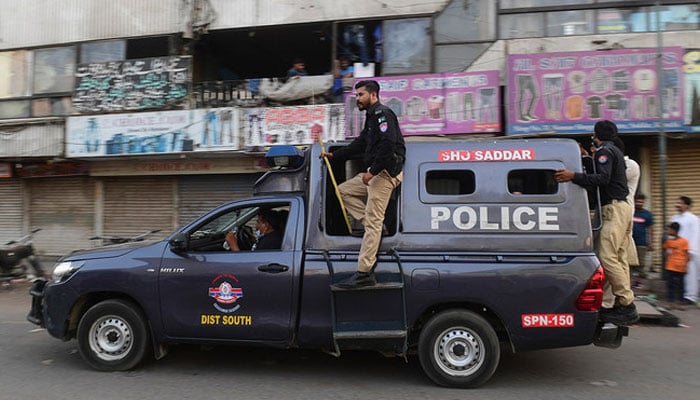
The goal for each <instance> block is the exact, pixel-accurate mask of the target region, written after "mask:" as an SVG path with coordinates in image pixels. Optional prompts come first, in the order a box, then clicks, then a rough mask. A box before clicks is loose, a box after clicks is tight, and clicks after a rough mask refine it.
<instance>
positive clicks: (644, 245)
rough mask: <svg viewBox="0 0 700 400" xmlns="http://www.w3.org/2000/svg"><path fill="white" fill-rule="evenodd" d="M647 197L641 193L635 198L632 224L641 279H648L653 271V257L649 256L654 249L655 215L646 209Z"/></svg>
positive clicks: (638, 271) (638, 272) (638, 273)
mask: <svg viewBox="0 0 700 400" xmlns="http://www.w3.org/2000/svg"><path fill="white" fill-rule="evenodd" d="M645 201H646V196H644V194H642V193H640V194H638V195H636V196H635V197H634V217H632V222H633V223H634V226H633V228H632V238H633V239H634V244H635V246H636V247H637V256H638V258H639V269H638V270H637V271H636V272H637V275H639V277H640V278H646V274H647V273H648V272H658V271H652V270H651V267H650V265H649V264H650V263H649V259H650V258H651V257H647V254H648V253H649V252H651V251H653V249H654V235H652V226H654V215H653V214H652V213H651V211H649V210H647V209H645V208H644V202H645Z"/></svg>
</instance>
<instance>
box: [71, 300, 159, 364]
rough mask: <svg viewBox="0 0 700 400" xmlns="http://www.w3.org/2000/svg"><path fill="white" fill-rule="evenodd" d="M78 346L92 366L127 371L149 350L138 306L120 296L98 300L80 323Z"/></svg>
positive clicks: (144, 325) (146, 333) (146, 332)
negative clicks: (118, 297) (119, 298)
mask: <svg viewBox="0 0 700 400" xmlns="http://www.w3.org/2000/svg"><path fill="white" fill-rule="evenodd" d="M77 338H78V349H79V350H80V355H81V356H82V357H83V359H85V361H86V362H87V363H88V364H90V366H91V367H93V368H95V369H97V370H100V371H126V370H129V369H131V368H133V367H135V366H136V365H137V364H138V363H139V362H141V360H142V359H143V358H144V355H145V354H146V349H147V346H148V330H147V329H146V324H145V322H144V318H143V316H142V314H141V313H140V312H139V311H138V309H137V308H136V307H134V306H133V305H131V304H130V303H127V302H125V301H121V300H106V301H103V302H100V303H97V304H95V305H94V306H92V307H90V309H89V310H88V311H87V312H86V313H85V314H84V315H83V317H82V318H81V319H80V323H79V324H78V333H77Z"/></svg>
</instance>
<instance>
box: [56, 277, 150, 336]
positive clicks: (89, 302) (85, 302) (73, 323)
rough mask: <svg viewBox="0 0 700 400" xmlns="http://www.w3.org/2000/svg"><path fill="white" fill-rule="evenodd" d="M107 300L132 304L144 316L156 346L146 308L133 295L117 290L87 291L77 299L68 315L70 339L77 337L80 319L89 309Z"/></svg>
mask: <svg viewBox="0 0 700 400" xmlns="http://www.w3.org/2000/svg"><path fill="white" fill-rule="evenodd" d="M105 300H122V301H124V302H126V303H129V304H130V305H132V306H133V307H134V308H135V309H136V310H137V311H138V312H139V313H140V314H141V315H142V316H143V318H144V323H145V324H146V326H147V327H148V331H149V332H148V333H149V334H150V336H151V342H153V345H154V347H155V341H154V339H153V338H154V332H153V327H152V326H151V319H150V318H149V316H148V314H147V313H146V309H145V308H144V307H143V305H141V303H140V302H139V301H137V300H136V299H135V298H134V297H133V296H130V295H128V294H126V293H123V292H115V291H99V292H91V293H86V294H84V295H82V296H80V297H79V298H78V300H76V302H75V304H74V305H73V308H71V312H70V315H69V317H68V337H67V338H68V339H75V337H76V333H77V331H78V324H79V323H80V319H81V318H82V317H83V315H85V313H86V312H87V310H89V309H90V307H92V306H94V305H95V304H97V303H100V302H103V301H105Z"/></svg>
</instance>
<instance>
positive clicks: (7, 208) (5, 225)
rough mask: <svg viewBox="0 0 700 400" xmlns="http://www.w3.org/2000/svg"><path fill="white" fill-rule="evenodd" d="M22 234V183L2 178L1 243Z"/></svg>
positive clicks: (0, 202)
mask: <svg viewBox="0 0 700 400" xmlns="http://www.w3.org/2000/svg"><path fill="white" fill-rule="evenodd" d="M20 236H22V183H21V181H20V180H19V179H0V244H4V243H6V242H9V241H10V240H15V239H18V238H19V237H20Z"/></svg>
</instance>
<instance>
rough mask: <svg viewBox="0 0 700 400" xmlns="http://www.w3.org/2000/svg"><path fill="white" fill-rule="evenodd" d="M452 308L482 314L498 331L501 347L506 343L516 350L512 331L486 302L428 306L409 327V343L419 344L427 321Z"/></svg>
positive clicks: (512, 350)
mask: <svg viewBox="0 0 700 400" xmlns="http://www.w3.org/2000/svg"><path fill="white" fill-rule="evenodd" d="M451 310H466V311H472V312H474V313H476V314H478V315H480V316H481V317H483V318H484V319H486V321H487V322H488V323H489V324H490V325H491V327H493V330H494V331H495V332H496V335H497V336H498V340H499V342H500V343H501V347H504V345H506V346H508V349H510V351H511V352H515V350H514V348H513V342H512V340H511V338H510V333H509V332H508V329H507V328H506V326H505V324H504V323H503V321H502V320H501V318H500V317H499V316H498V314H496V312H495V311H493V310H492V309H490V308H489V307H487V306H486V305H484V304H479V303H472V302H448V303H438V304H433V305H431V306H429V307H427V308H426V309H425V310H423V311H422V312H421V313H420V314H419V315H418V317H416V319H415V320H414V322H413V324H412V325H411V326H410V327H409V329H410V334H409V335H410V336H409V344H410V345H411V346H415V345H417V343H418V338H419V337H420V333H421V331H422V330H423V327H424V326H425V324H426V323H428V321H429V320H430V319H431V318H433V317H434V316H435V315H438V314H440V313H442V312H445V311H451Z"/></svg>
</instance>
